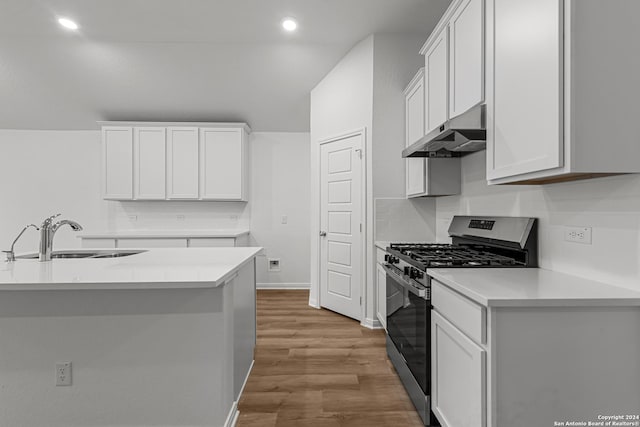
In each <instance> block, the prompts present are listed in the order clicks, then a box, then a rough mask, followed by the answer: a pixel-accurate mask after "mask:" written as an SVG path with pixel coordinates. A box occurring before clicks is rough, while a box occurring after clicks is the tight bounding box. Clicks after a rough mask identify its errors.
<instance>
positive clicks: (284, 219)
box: [282, 215, 289, 224]
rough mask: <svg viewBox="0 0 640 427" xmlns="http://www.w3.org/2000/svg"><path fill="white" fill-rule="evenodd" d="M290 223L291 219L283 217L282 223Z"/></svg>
mask: <svg viewBox="0 0 640 427" xmlns="http://www.w3.org/2000/svg"><path fill="white" fill-rule="evenodd" d="M288 221H289V218H287V216H286V215H282V223H283V224H286V223H287V222H288Z"/></svg>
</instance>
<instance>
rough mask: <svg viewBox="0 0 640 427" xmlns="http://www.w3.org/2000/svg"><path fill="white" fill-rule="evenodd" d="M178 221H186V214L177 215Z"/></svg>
mask: <svg viewBox="0 0 640 427" xmlns="http://www.w3.org/2000/svg"><path fill="white" fill-rule="evenodd" d="M176 219H177V220H178V221H184V215H176Z"/></svg>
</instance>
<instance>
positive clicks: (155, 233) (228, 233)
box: [76, 229, 249, 239]
mask: <svg viewBox="0 0 640 427" xmlns="http://www.w3.org/2000/svg"><path fill="white" fill-rule="evenodd" d="M245 234H249V230H246V229H221V230H216V229H211V230H112V231H98V232H81V233H78V234H77V235H76V236H77V237H79V238H81V239H135V238H146V239H153V238H158V239H161V238H163V237H164V238H166V237H175V238H180V237H182V238H190V237H192V238H217V237H218V238H224V237H227V238H236V237H240V236H244V235H245Z"/></svg>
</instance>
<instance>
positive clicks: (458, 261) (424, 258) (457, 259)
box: [387, 243, 522, 271]
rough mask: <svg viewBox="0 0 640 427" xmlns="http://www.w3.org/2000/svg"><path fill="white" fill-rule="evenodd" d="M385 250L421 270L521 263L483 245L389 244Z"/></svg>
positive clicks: (515, 264)
mask: <svg viewBox="0 0 640 427" xmlns="http://www.w3.org/2000/svg"><path fill="white" fill-rule="evenodd" d="M387 250H388V251H389V252H390V253H393V254H394V255H396V256H400V257H401V258H402V259H404V260H405V261H406V262H408V263H410V264H412V265H414V266H415V267H418V268H419V269H421V270H423V271H424V270H426V269H427V268H435V267H518V266H522V263H521V262H519V261H517V260H516V259H515V258H513V257H509V256H504V255H501V254H499V253H498V252H499V251H496V250H495V248H491V247H489V246H486V245H471V244H440V243H437V244H432V243H424V244H417V243H393V244H391V246H389V248H387Z"/></svg>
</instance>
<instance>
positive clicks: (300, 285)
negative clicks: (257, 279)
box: [256, 283, 311, 289]
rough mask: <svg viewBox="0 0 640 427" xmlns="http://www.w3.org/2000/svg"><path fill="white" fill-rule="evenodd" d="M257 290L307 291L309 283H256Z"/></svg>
mask: <svg viewBox="0 0 640 427" xmlns="http://www.w3.org/2000/svg"><path fill="white" fill-rule="evenodd" d="M256 288H257V289H309V288H311V284H310V283H256Z"/></svg>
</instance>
